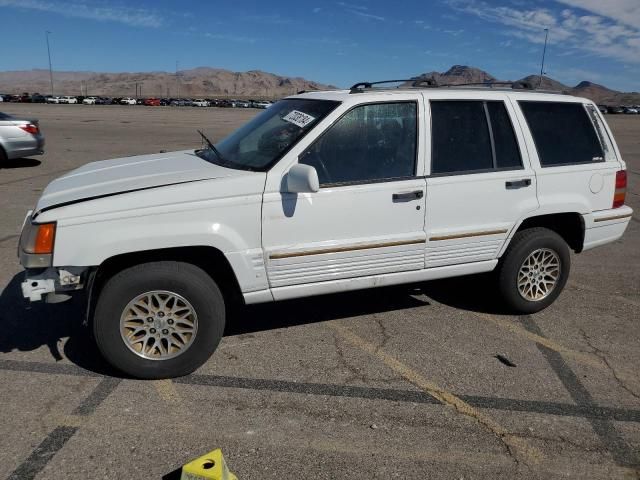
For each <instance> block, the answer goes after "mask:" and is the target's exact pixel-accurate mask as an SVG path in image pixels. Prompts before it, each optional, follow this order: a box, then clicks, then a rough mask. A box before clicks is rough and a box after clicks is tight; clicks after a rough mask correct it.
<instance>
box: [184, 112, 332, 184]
mask: <svg viewBox="0 0 640 480" xmlns="http://www.w3.org/2000/svg"><path fill="white" fill-rule="evenodd" d="M339 103H340V102H334V101H329V100H306V99H305V100H303V99H288V100H281V101H279V102H277V103H275V104H273V105H271V106H270V107H269V108H267V109H266V110H265V111H264V112H262V113H261V114H260V115H258V116H257V117H255V118H254V119H253V120H251V121H250V122H249V123H247V124H246V125H244V126H243V127H241V128H240V129H238V130H236V131H235V132H233V133H232V134H231V135H229V136H228V137H227V138H225V139H224V140H222V141H221V142H219V143H217V144H216V145H215V146H216V148H215V149H211V148H206V149H203V150H199V151H197V152H196V153H197V155H198V156H200V157H201V158H203V159H205V160H207V161H209V162H211V163H215V164H218V165H222V166H224V167H229V168H237V169H242V170H256V171H265V170H267V169H269V168H270V167H271V166H272V165H273V164H274V163H275V162H277V161H278V160H279V159H280V158H281V157H282V155H284V154H285V153H286V152H287V151H289V149H290V148H291V147H293V146H294V145H295V144H296V143H297V142H298V141H299V140H300V139H301V138H302V137H304V136H305V135H306V134H307V133H308V132H309V131H310V130H311V129H312V128H313V127H314V126H315V125H317V124H318V123H319V122H320V120H322V119H323V118H324V117H326V116H327V115H328V114H329V113H330V112H331V111H332V110H334V109H335V108H336V107H337V106H338V105H339ZM216 150H217V152H216Z"/></svg>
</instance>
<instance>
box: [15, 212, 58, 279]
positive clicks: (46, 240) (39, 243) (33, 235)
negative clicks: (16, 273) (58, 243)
mask: <svg viewBox="0 0 640 480" xmlns="http://www.w3.org/2000/svg"><path fill="white" fill-rule="evenodd" d="M55 237H56V223H55V222H50V223H32V222H31V219H30V218H29V219H27V221H26V222H25V224H24V226H23V228H22V234H21V235H20V252H19V253H20V263H22V266H23V267H25V268H43V267H49V266H51V260H52V258H53V246H54V242H55Z"/></svg>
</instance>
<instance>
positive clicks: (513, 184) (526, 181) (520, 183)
mask: <svg viewBox="0 0 640 480" xmlns="http://www.w3.org/2000/svg"><path fill="white" fill-rule="evenodd" d="M504 185H505V187H507V190H510V189H514V188H522V187H528V186H529V185H531V179H530V178H523V179H522V180H510V181H507V182H505V184H504Z"/></svg>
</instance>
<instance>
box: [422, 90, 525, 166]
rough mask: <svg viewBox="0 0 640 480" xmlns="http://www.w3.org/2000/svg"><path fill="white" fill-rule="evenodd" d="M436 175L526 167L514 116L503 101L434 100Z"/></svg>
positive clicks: (432, 124) (432, 105) (432, 104)
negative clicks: (515, 128)
mask: <svg viewBox="0 0 640 480" xmlns="http://www.w3.org/2000/svg"><path fill="white" fill-rule="evenodd" d="M431 130H432V145H431V148H432V156H431V174H432V175H455V174H465V173H479V172H489V171H493V170H512V169H521V168H522V157H521V155H520V149H519V148H518V141H517V140H516V136H515V133H514V130H513V126H512V124H511V119H510V118H509V114H508V112H507V109H506V107H505V105H504V102H501V101H484V100H462V101H460V100H433V101H431Z"/></svg>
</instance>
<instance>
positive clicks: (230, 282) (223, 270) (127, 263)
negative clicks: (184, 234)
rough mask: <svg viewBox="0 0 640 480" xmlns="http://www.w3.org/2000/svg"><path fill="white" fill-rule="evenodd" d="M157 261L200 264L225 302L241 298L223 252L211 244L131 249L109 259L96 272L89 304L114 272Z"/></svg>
mask: <svg viewBox="0 0 640 480" xmlns="http://www.w3.org/2000/svg"><path fill="white" fill-rule="evenodd" d="M157 261H175V262H185V263H190V264H192V265H195V266H197V267H200V268H202V269H203V270H204V271H205V272H207V273H208V274H209V275H210V276H211V278H213V279H214V280H215V281H216V283H217V284H218V288H220V291H221V292H222V294H223V296H224V298H225V301H226V302H228V303H236V302H243V301H244V299H243V296H242V292H241V290H240V285H239V284H238V280H237V278H236V275H235V273H234V272H233V268H231V265H230V264H229V261H228V260H227V258H226V257H225V256H224V253H222V252H221V251H220V250H218V249H217V248H214V247H178V248H163V249H159V250H145V251H141V252H131V253H125V254H122V255H116V256H115V257H111V258H108V259H107V260H105V261H104V262H103V263H102V264H101V265H100V266H99V267H97V271H96V272H95V273H96V274H95V280H94V284H93V287H92V295H91V296H92V300H91V303H92V304H94V300H95V299H96V298H97V296H98V294H99V293H100V290H101V288H102V286H103V285H104V283H105V282H106V281H107V280H108V279H109V278H111V277H112V276H113V275H115V274H117V273H118V272H121V271H122V270H124V269H125V268H129V267H132V266H134V265H138V264H141V263H149V262H157Z"/></svg>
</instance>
